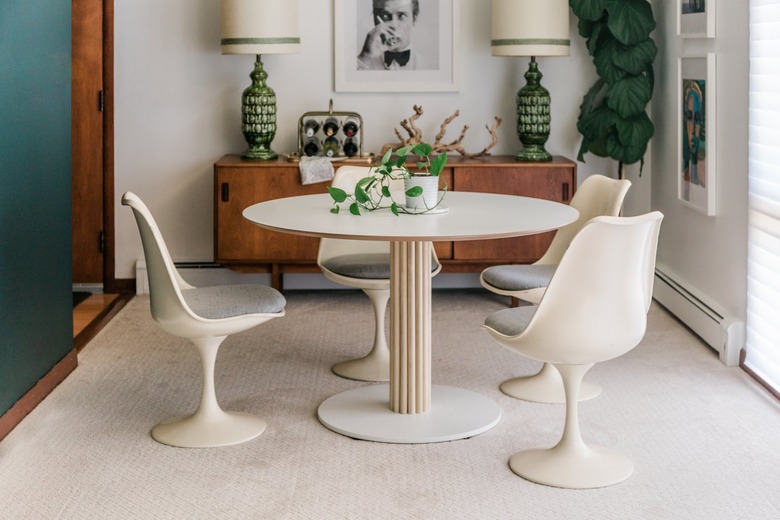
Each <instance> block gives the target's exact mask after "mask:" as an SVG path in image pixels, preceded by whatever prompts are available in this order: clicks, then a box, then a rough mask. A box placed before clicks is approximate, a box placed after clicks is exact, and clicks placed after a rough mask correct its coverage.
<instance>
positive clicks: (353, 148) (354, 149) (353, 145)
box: [344, 125, 358, 157]
mask: <svg viewBox="0 0 780 520" xmlns="http://www.w3.org/2000/svg"><path fill="white" fill-rule="evenodd" d="M346 128H347V125H344V130H345V131H346ZM357 153H358V145H357V140H355V139H352V138H351V137H348V138H347V139H346V140H345V141H344V155H346V156H347V157H352V156H353V155H357Z"/></svg>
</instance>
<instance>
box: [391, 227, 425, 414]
mask: <svg viewBox="0 0 780 520" xmlns="http://www.w3.org/2000/svg"><path fill="white" fill-rule="evenodd" d="M431 247H432V245H431V243H430V242H428V241H419V242H416V241H408V242H392V243H391V244H390V270H391V271H392V276H391V277H390V279H391V283H390V371H391V375H390V409H391V410H392V411H394V412H397V413H409V414H416V413H425V412H427V411H428V410H430V408H431Z"/></svg>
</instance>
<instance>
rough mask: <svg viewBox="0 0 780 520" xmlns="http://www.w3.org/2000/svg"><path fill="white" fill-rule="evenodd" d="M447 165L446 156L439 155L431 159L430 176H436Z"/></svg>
mask: <svg viewBox="0 0 780 520" xmlns="http://www.w3.org/2000/svg"><path fill="white" fill-rule="evenodd" d="M446 164H447V154H446V153H440V154H439V155H437V156H436V157H434V158H433V159H431V175H435V176H438V175H439V174H440V173H441V172H442V171H443V170H444V166H445V165H446Z"/></svg>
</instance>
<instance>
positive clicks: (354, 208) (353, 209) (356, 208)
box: [349, 202, 360, 215]
mask: <svg viewBox="0 0 780 520" xmlns="http://www.w3.org/2000/svg"><path fill="white" fill-rule="evenodd" d="M349 212H350V213H352V214H353V215H360V206H359V205H358V203H357V202H353V203H352V204H350V205H349Z"/></svg>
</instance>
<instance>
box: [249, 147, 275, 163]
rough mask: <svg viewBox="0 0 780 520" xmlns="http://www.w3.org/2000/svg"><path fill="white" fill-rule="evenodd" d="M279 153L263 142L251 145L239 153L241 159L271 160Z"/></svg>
mask: <svg viewBox="0 0 780 520" xmlns="http://www.w3.org/2000/svg"><path fill="white" fill-rule="evenodd" d="M277 157H279V155H278V154H277V153H276V152H274V151H273V150H271V147H270V146H268V145H265V144H259V145H257V146H251V147H249V149H248V150H247V151H245V152H244V153H242V154H241V158H242V159H247V160H249V161H273V160H274V159H276V158H277Z"/></svg>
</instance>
